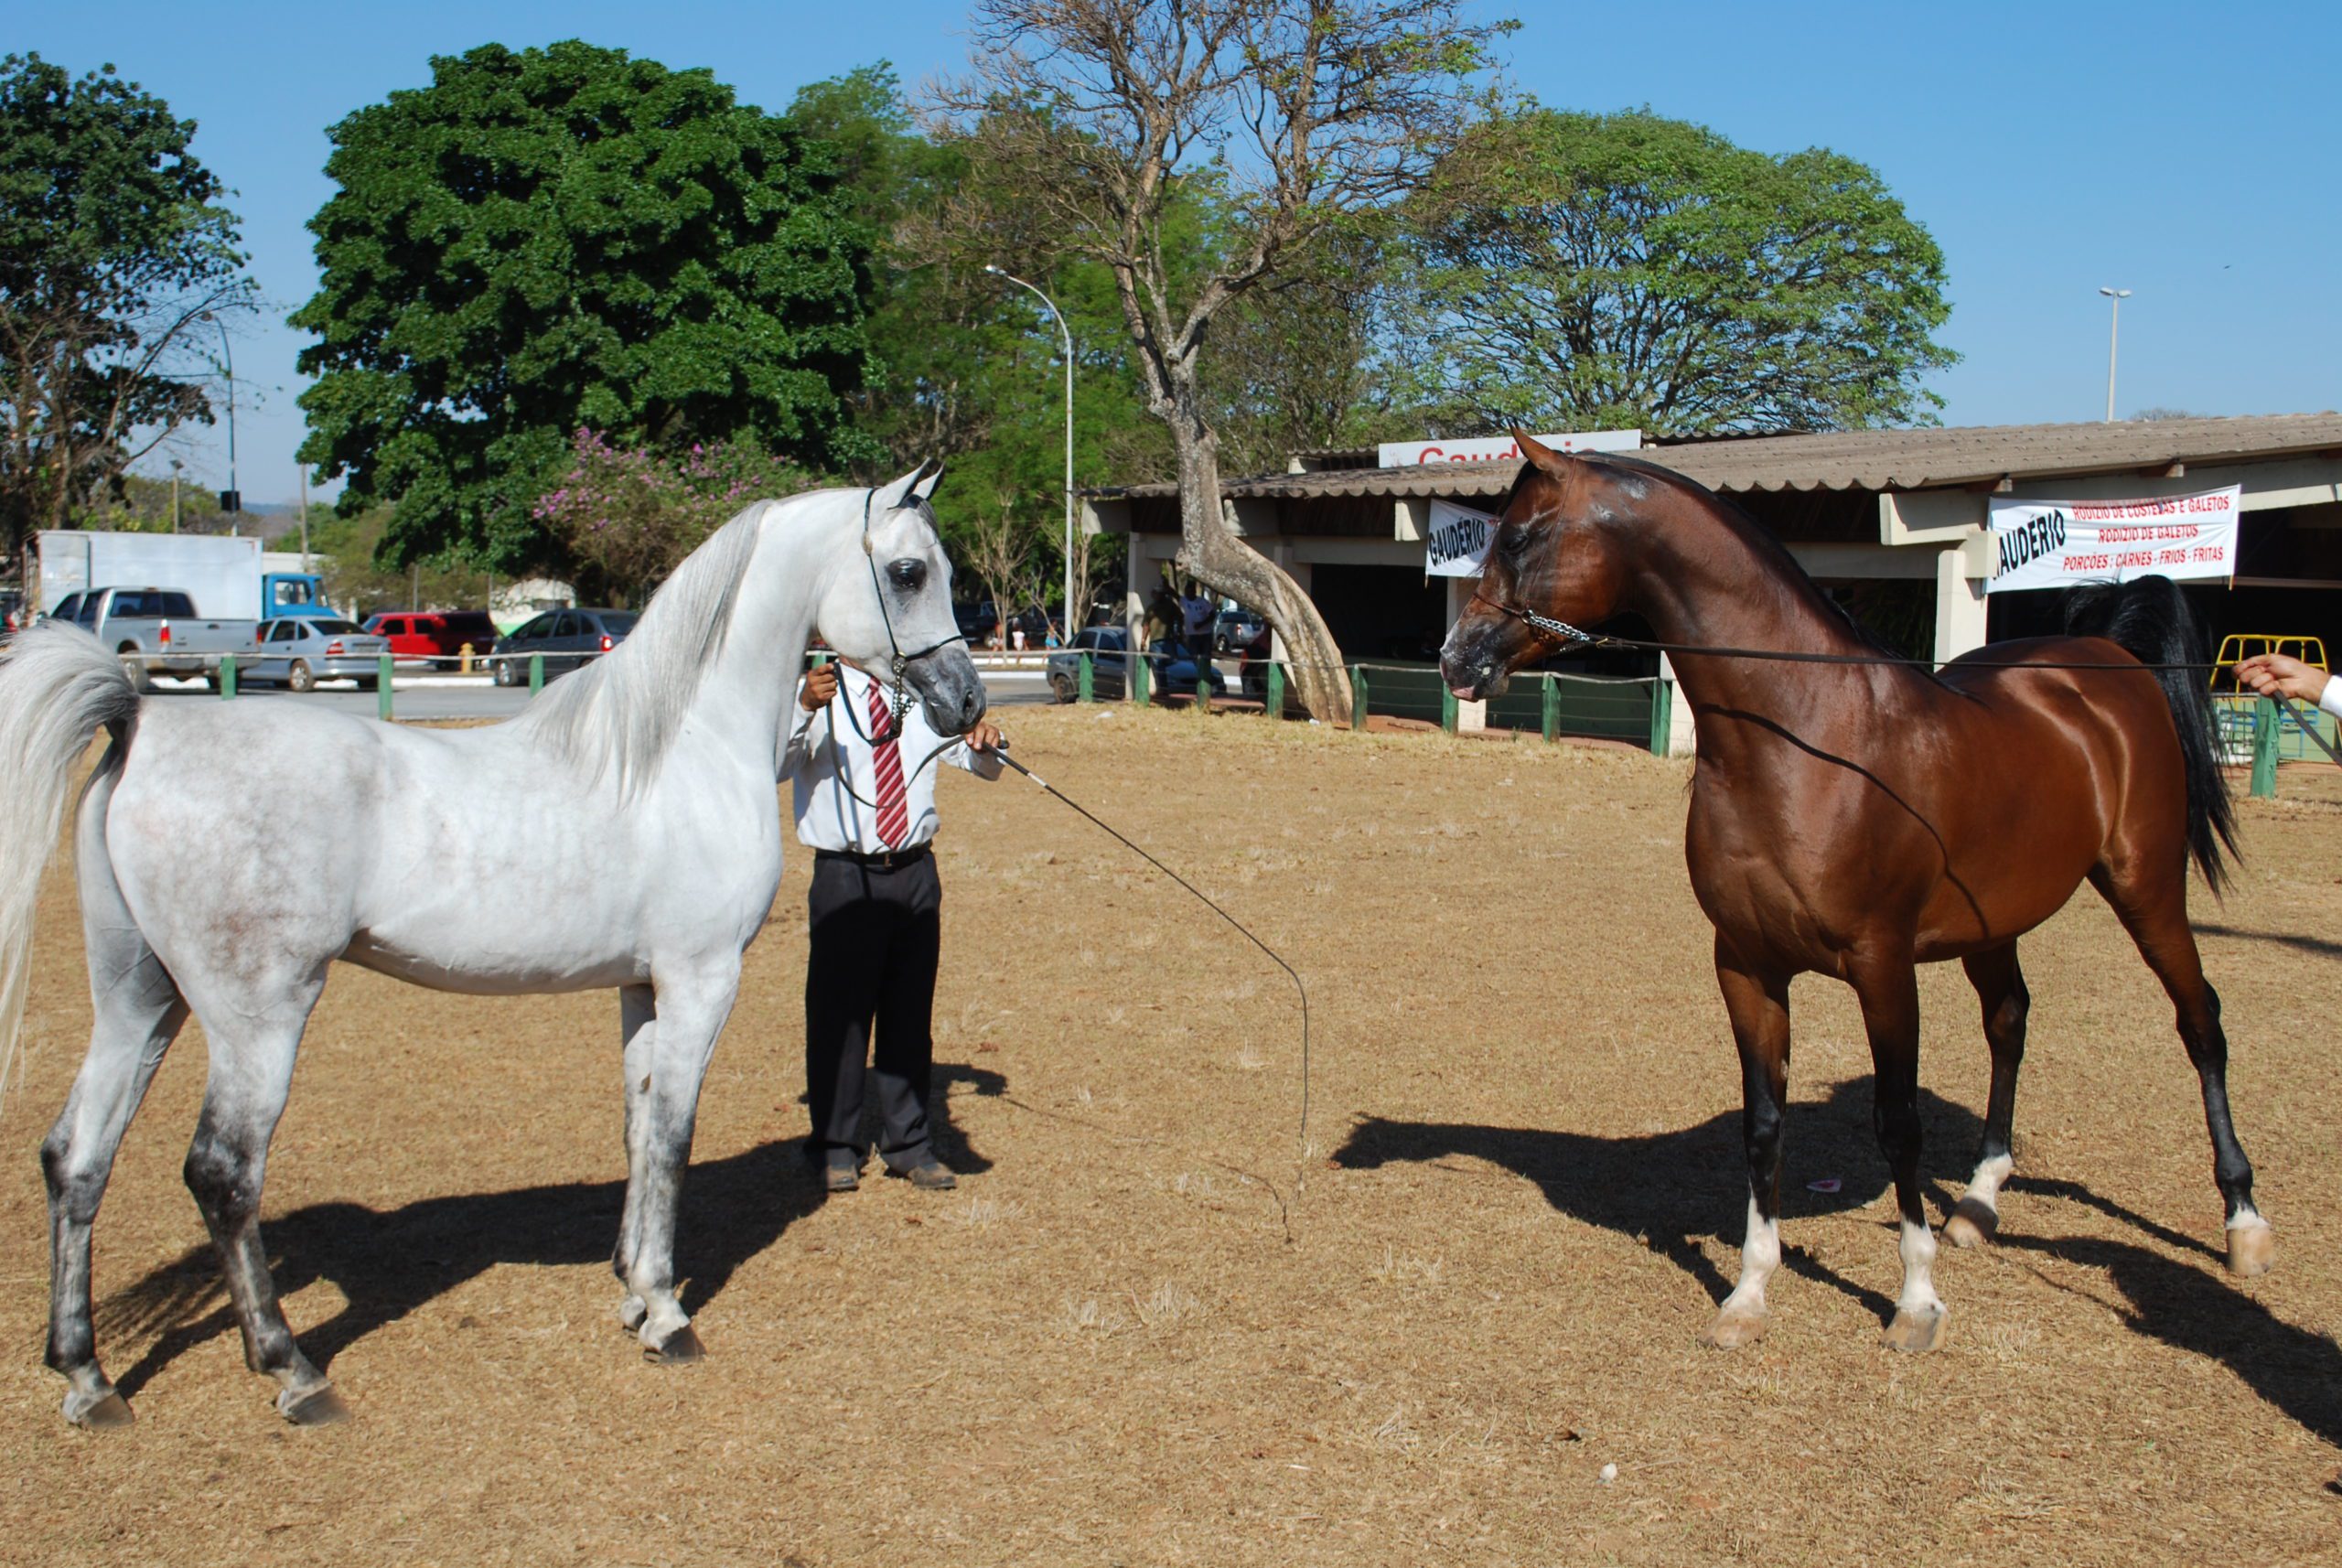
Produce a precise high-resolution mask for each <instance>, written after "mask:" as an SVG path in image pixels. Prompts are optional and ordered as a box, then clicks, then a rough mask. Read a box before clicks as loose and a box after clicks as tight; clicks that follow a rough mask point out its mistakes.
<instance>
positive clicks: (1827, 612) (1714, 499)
mask: <svg viewBox="0 0 2342 1568" xmlns="http://www.w3.org/2000/svg"><path fill="white" fill-rule="evenodd" d="M1570 456H1571V458H1572V459H1573V460H1574V461H1576V462H1581V463H1588V464H1591V465H1593V466H1594V467H1601V468H1617V469H1622V470H1624V471H1625V472H1626V473H1628V474H1629V475H1631V476H1632V477H1634V478H1638V479H1642V478H1648V479H1653V480H1656V481H1658V482H1659V483H1660V484H1662V485H1668V486H1671V487H1672V488H1673V489H1678V490H1681V491H1683V492H1684V493H1686V494H1687V495H1689V496H1690V497H1691V498H1692V499H1694V500H1698V501H1704V502H1706V503H1707V506H1708V510H1710V511H1711V512H1712V513H1713V514H1714V516H1715V518H1716V520H1717V521H1720V522H1722V523H1723V524H1724V527H1726V528H1727V529H1729V530H1731V531H1732V532H1733V534H1734V535H1735V537H1737V538H1738V539H1739V540H1740V541H1741V542H1743V543H1745V544H1746V545H1747V546H1748V547H1749V548H1750V549H1751V550H1754V551H1755V552H1756V553H1757V555H1758V556H1760V557H1762V558H1763V560H1764V561H1765V563H1766V564H1767V565H1770V566H1772V567H1774V568H1775V569H1776V570H1777V571H1778V574H1779V575H1780V576H1781V578H1782V579H1783V585H1784V586H1785V587H1787V588H1788V589H1789V592H1790V593H1792V594H1794V595H1796V596H1798V597H1799V598H1800V599H1802V600H1804V601H1805V602H1806V604H1808V605H1809V606H1810V607H1812V608H1814V609H1817V610H1819V611H1821V613H1822V614H1823V615H1824V616H1825V617H1827V618H1829V619H1830V620H1832V622H1833V623H1835V624H1837V625H1839V626H1842V627H1843V628H1845V630H1846V633H1847V635H1849V636H1850V637H1852V638H1853V639H1854V640H1855V641H1856V642H1858V643H1860V644H1861V645H1862V646H1863V647H1864V648H1867V649H1870V650H1874V651H1875V652H1879V653H1885V654H1888V655H1891V656H1893V657H1895V658H1897V659H1900V658H1902V657H1903V654H1902V653H1901V651H1900V650H1896V649H1892V648H1889V647H1887V646H1886V644H1885V643H1883V642H1881V641H1880V640H1879V639H1877V637H1876V636H1875V635H1874V634H1873V633H1872V632H1871V631H1870V630H1869V628H1866V627H1864V625H1863V624H1862V622H1860V621H1858V620H1856V619H1855V618H1853V616H1852V615H1850V614H1848V613H1847V610H1846V607H1845V606H1843V605H1842V604H1840V603H1839V602H1838V601H1837V600H1836V599H1833V598H1832V597H1831V596H1829V595H1828V594H1825V593H1823V592H1822V591H1821V584H1819V583H1817V582H1815V581H1814V580H1813V575H1812V574H1811V573H1810V572H1808V571H1807V570H1806V569H1805V568H1804V567H1803V566H1801V565H1799V564H1798V559H1797V557H1796V556H1794V555H1792V554H1790V553H1789V546H1788V545H1786V544H1783V543H1782V542H1780V541H1779V540H1778V539H1776V538H1774V537H1773V534H1772V532H1771V531H1770V530H1768V529H1767V528H1765V527H1764V526H1763V525H1762V524H1760V523H1759V522H1757V521H1756V519H1755V518H1753V517H1750V516H1749V515H1748V513H1747V511H1746V510H1745V509H1744V508H1742V507H1741V505H1740V504H1739V503H1738V502H1737V501H1735V500H1733V499H1730V498H1728V497H1725V496H1720V495H1718V494H1716V492H1715V491H1714V490H1712V489H1708V487H1707V486H1705V485H1703V484H1702V483H1700V481H1699V480H1697V479H1695V478H1692V477H1691V476H1690V475H1689V474H1680V473H1677V472H1676V471H1675V470H1674V469H1672V468H1670V467H1666V466H1664V465H1663V464H1659V463H1654V462H1651V461H1649V459H1648V458H1644V457H1637V456H1629V455H1628V454H1627V453H1624V452H1573V453H1571V454H1570ZM1539 471H1540V470H1539V469H1537V468H1536V467H1534V466H1524V467H1523V469H1522V475H1521V479H1519V480H1515V481H1514V488H1515V489H1518V488H1519V487H1520V483H1521V482H1523V481H1524V480H1526V478H1527V477H1528V476H1529V475H1530V474H1533V473H1537V472H1539ZM1507 504H1508V505H1509V499H1508V503H1507Z"/></svg>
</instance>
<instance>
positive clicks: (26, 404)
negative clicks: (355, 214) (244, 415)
mask: <svg viewBox="0 0 2342 1568" xmlns="http://www.w3.org/2000/svg"><path fill="white" fill-rule="evenodd" d="M194 135H195V124H194V123H193V122H192V121H187V120H179V119H175V118H174V117H173V116H172V114H171V111H170V105H169V104H167V103H166V102H164V101H163V100H162V99H160V98H157V97H156V96H155V95H154V94H152V93H149V92H147V91H144V90H143V89H141V88H140V87H139V86H138V85H137V84H136V83H135V82H129V81H123V80H122V78H121V77H119V76H117V75H116V74H115V73H114V70H113V67H112V66H106V67H103V68H102V69H101V70H94V71H91V72H89V73H88V74H86V75H84V76H81V77H80V78H75V77H73V76H71V75H70V73H69V72H67V71H66V70H64V69H63V68H62V67H59V66H57V65H53V64H50V63H49V62H48V61H47V60H44V59H41V58H40V57H39V56H38V55H27V56H21V57H20V56H16V55H10V56H8V57H6V58H5V59H0V546H5V551H6V553H8V554H9V555H11V556H13V555H14V553H16V548H17V546H18V545H19V544H20V543H21V542H22V540H23V538H24V535H25V533H26V532H27V530H30V529H36V528H62V527H66V526H69V525H70V521H71V520H72V518H73V516H74V514H75V512H76V510H78V509H80V508H81V507H83V506H85V505H87V504H88V503H89V501H90V500H91V498H92V497H93V496H96V495H102V494H114V493H117V492H118V487H119V483H120V479H121V476H122V475H123V472H124V469H125V468H126V467H128V465H129V464H131V463H132V462H134V461H135V460H136V459H137V458H138V457H139V456H142V455H143V454H145V452H147V451H149V450H151V449H153V448H154V447H155V446H156V445H157V444H158V443H160V442H161V441H163V440H165V439H166V438H167V437H168V436H169V435H170V433H171V432H172V431H173V430H175V429H177V427H179V426H181V425H183V424H187V423H188V422H189V421H200V422H209V419H210V417H211V403H210V400H209V397H208V395H207V392H206V382H207V379H208V374H207V372H208V371H209V363H208V361H207V360H205V358H204V357H203V353H202V344H203V341H204V339H202V338H199V337H198V334H203V335H208V334H209V333H211V332H212V330H213V327H212V323H213V322H214V321H216V320H219V319H220V318H222V317H226V316H229V315H231V314H236V313H241V312H243V311H246V310H249V309H250V308H251V302H252V285H251V283H250V282H249V280H248V279H246V277H245V276H244V272H243V268H244V261H245V258H244V256H243V254H242V252H241V251H240V250H239V248H238V245H239V240H238V236H237V230H236V218H235V215H234V214H233V213H231V212H230V211H229V210H228V209H226V208H225V207H224V206H222V205H221V198H222V197H223V196H225V195H226V194H227V193H226V191H225V189H224V188H223V187H222V186H221V184H220V180H219V179H218V177H215V176H214V175H213V174H212V173H211V171H210V170H209V169H207V168H205V167H204V166H203V165H202V164H201V163H199V161H198V160H197V159H196V158H195V156H193V154H191V153H190V152H189V151H188V145H189V144H190V142H191V141H192V140H193V138H194Z"/></svg>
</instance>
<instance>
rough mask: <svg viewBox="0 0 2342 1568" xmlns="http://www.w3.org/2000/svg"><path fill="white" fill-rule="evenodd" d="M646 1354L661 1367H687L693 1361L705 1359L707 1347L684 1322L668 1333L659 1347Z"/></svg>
mask: <svg viewBox="0 0 2342 1568" xmlns="http://www.w3.org/2000/svg"><path fill="white" fill-rule="evenodd" d="M646 1354H647V1355H648V1356H649V1357H650V1359H652V1360H654V1361H656V1362H658V1363H659V1364H660V1365H661V1366H662V1367H687V1366H690V1365H691V1364H692V1363H693V1361H704V1360H706V1359H707V1347H706V1346H704V1345H703V1344H701V1343H700V1342H699V1336H698V1335H696V1334H694V1333H693V1332H692V1326H691V1325H690V1324H688V1323H686V1324H684V1325H683V1326H682V1327H681V1328H678V1329H676V1330H675V1331H674V1332H673V1333H672V1334H670V1335H668V1336H667V1337H666V1340H665V1342H664V1343H662V1344H661V1346H660V1347H659V1348H657V1349H656V1350H651V1351H648V1352H646Z"/></svg>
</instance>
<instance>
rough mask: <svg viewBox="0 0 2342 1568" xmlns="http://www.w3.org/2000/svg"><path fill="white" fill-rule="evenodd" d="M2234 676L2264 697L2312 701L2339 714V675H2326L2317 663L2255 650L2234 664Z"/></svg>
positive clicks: (2341, 694)
mask: <svg viewBox="0 0 2342 1568" xmlns="http://www.w3.org/2000/svg"><path fill="white" fill-rule="evenodd" d="M2236 678H2237V680H2238V681H2239V682H2241V683H2242V684H2244V685H2247V686H2250V687H2251V688H2252V689H2253V690H2254V691H2256V692H2258V693H2261V695H2262V696H2264V697H2291V698H2293V699H2294V701H2295V702H2297V703H2316V704H2317V705H2318V706H2319V707H2321V708H2324V709H2325V710H2326V712H2327V713H2329V714H2337V715H2342V675H2328V674H2327V673H2326V671H2323V670H2320V669H2319V668H2318V667H2317V666H2316V665H2315V664H2304V663H2303V662H2302V661H2301V660H2298V659H2294V658H2292V657H2290V656H2288V655H2286V654H2283V653H2256V654H2254V655H2253V656H2252V657H2251V658H2250V659H2248V660H2244V661H2243V662H2242V663H2240V664H2239V665H2238V666H2237V667H2236Z"/></svg>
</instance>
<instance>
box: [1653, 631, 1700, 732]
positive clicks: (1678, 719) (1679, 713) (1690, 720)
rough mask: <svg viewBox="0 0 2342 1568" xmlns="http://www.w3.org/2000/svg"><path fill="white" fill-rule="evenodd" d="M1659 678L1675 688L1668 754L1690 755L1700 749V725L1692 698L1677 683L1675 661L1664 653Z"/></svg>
mask: <svg viewBox="0 0 2342 1568" xmlns="http://www.w3.org/2000/svg"><path fill="white" fill-rule="evenodd" d="M1659 678H1660V680H1662V681H1664V682H1667V683H1668V685H1670V686H1671V687H1673V688H1674V691H1673V693H1672V694H1671V696H1670V698H1669V701H1668V706H1667V755H1668V756H1670V757H1690V756H1692V754H1693V753H1694V752H1696V751H1697V750H1698V749H1699V725H1698V724H1697V722H1696V721H1695V719H1694V717H1693V715H1692V703H1691V699H1689V698H1687V697H1686V696H1684V695H1683V688H1682V687H1681V686H1680V685H1678V684H1677V683H1676V680H1675V664H1674V661H1673V660H1671V659H1669V658H1668V657H1667V655H1666V654H1664V653H1662V654H1660V656H1659Z"/></svg>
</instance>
